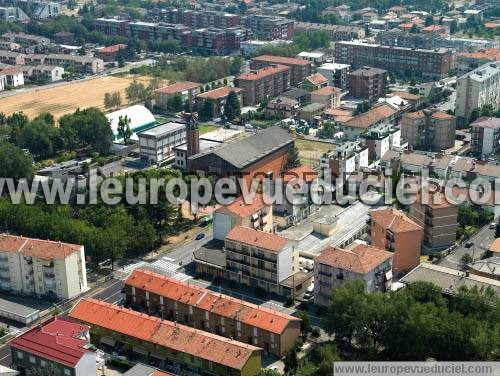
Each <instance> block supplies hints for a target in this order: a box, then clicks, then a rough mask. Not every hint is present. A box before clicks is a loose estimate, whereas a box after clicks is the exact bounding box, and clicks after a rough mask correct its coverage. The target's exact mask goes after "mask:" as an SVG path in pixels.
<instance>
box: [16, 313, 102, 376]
mask: <svg viewBox="0 0 500 376" xmlns="http://www.w3.org/2000/svg"><path fill="white" fill-rule="evenodd" d="M89 329H90V327H89V326H87V325H81V324H77V323H74V322H71V321H68V320H67V319H62V318H60V317H58V316H56V317H53V318H51V319H50V320H48V321H46V322H44V323H42V324H40V325H37V326H35V327H34V328H32V329H30V330H28V331H27V332H25V333H23V334H21V335H20V336H18V337H16V338H14V339H13V340H12V341H10V342H9V345H10V351H11V359H12V364H13V365H14V368H15V369H16V370H17V371H19V372H20V374H21V375H26V374H28V375H29V374H30V372H31V370H32V369H46V368H48V367H52V368H50V369H52V370H54V372H55V373H56V372H57V374H60V375H65V376H88V375H95V374H97V370H98V369H99V368H101V367H103V366H104V359H103V358H101V357H100V356H98V355H97V354H96V353H95V352H94V351H92V350H90V349H89V345H90V334H89Z"/></svg>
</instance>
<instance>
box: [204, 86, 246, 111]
mask: <svg viewBox="0 0 500 376" xmlns="http://www.w3.org/2000/svg"><path fill="white" fill-rule="evenodd" d="M241 91H242V90H241V89H240V88H238V87H230V86H224V87H220V88H217V89H213V90H209V91H206V92H204V93H200V94H198V95H197V96H196V107H197V108H198V112H199V111H200V110H201V109H202V108H203V105H204V103H205V102H206V101H210V102H211V103H212V105H213V114H214V118H218V117H221V116H222V115H223V114H224V106H225V105H226V100H227V97H228V96H229V94H230V93H235V94H236V96H237V97H238V101H239V102H240V106H241V104H242V96H241Z"/></svg>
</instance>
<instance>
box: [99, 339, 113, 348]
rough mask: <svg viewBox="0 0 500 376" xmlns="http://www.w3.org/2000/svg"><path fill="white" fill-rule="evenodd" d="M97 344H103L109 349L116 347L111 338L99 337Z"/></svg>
mask: <svg viewBox="0 0 500 376" xmlns="http://www.w3.org/2000/svg"><path fill="white" fill-rule="evenodd" d="M99 342H100V343H102V344H104V345H108V346H111V347H115V345H116V341H115V340H114V339H113V338H109V337H101V340H100V341H99Z"/></svg>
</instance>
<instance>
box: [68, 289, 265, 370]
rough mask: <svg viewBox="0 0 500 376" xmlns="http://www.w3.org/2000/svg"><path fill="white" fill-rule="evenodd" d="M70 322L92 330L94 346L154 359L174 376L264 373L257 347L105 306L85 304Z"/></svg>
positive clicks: (91, 301) (75, 309) (89, 301)
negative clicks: (174, 375) (187, 375)
mask: <svg viewBox="0 0 500 376" xmlns="http://www.w3.org/2000/svg"><path fill="white" fill-rule="evenodd" d="M68 316H69V317H70V318H71V319H73V320H75V321H78V322H81V323H84V324H86V325H89V326H90V333H91V335H92V339H93V340H95V343H97V344H98V343H102V344H108V346H112V347H113V348H114V347H115V346H119V347H121V348H122V349H124V350H125V351H132V352H135V353H136V354H139V355H142V356H144V355H146V356H151V357H152V358H154V359H155V360H156V364H157V366H158V367H159V368H161V369H166V370H168V371H172V373H175V374H179V373H184V372H191V373H195V374H201V373H210V374H214V375H221V376H225V375H235V376H252V375H255V374H256V373H257V372H258V371H259V369H260V368H261V349H260V348H258V347H255V346H252V345H248V344H245V343H242V342H239V341H236V340H233V339H228V338H224V337H221V336H218V335H216V334H212V333H208V332H205V331H202V330H199V329H195V328H191V327H189V326H186V325H181V324H179V323H177V322H173V321H167V320H162V319H160V318H157V317H154V316H149V315H145V314H143V313H139V312H136V311H133V310H130V309H126V308H123V307H119V306H116V305H113V304H109V303H106V302H103V301H100V300H94V299H88V298H85V299H82V300H80V301H79V302H78V303H77V304H76V305H75V306H74V307H73V309H72V310H71V311H70V312H69V314H68Z"/></svg>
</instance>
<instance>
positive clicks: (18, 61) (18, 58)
mask: <svg viewBox="0 0 500 376" xmlns="http://www.w3.org/2000/svg"><path fill="white" fill-rule="evenodd" d="M25 56H26V55H24V54H21V53H19V52H13V51H0V63H2V64H9V65H23V64H24V61H25V60H24V58H25Z"/></svg>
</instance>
